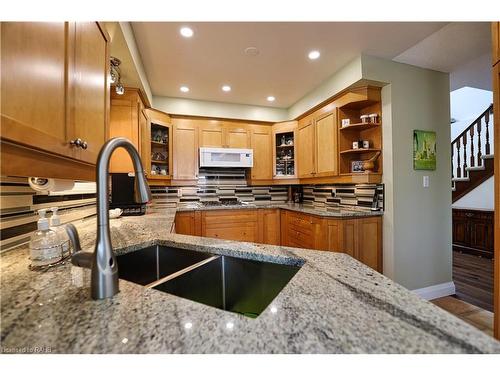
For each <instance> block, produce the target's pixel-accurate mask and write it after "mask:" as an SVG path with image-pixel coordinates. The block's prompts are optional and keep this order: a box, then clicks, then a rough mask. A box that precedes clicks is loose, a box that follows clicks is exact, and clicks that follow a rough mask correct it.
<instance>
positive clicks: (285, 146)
mask: <svg viewBox="0 0 500 375" xmlns="http://www.w3.org/2000/svg"><path fill="white" fill-rule="evenodd" d="M293 146H294V145H284V146H282V145H279V146H276V148H290V147H293Z"/></svg>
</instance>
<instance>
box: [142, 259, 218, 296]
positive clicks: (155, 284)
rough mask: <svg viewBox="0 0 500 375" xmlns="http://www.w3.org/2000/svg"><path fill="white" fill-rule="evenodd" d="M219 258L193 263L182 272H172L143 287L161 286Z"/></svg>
mask: <svg viewBox="0 0 500 375" xmlns="http://www.w3.org/2000/svg"><path fill="white" fill-rule="evenodd" d="M219 258H220V255H214V256H212V257H210V258H207V259H204V260H202V261H201V262H198V263H195V264H193V265H191V266H189V267H186V268H183V269H182V270H180V271H177V272H174V273H172V274H170V275H168V276H165V277H163V278H161V279H159V280H156V281H153V282H152V283H150V284H148V285H146V286H145V288H148V289H149V288H153V287H155V286H157V285H160V284H163V283H164V282H167V281H170V280H172V279H175V278H176V277H179V276H181V275H184V274H185V273H187V272H189V271H192V270H194V269H196V268H198V267H201V266H203V265H204V264H207V263H210V262H211V261H213V260H216V259H219Z"/></svg>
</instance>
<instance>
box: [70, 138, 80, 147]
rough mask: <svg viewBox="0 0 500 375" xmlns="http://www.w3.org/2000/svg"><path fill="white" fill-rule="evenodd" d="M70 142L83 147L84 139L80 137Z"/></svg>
mask: <svg viewBox="0 0 500 375" xmlns="http://www.w3.org/2000/svg"><path fill="white" fill-rule="evenodd" d="M69 144H70V145H72V146H76V147H82V144H83V141H82V140H81V139H80V138H77V139H73V140H71V141H69Z"/></svg>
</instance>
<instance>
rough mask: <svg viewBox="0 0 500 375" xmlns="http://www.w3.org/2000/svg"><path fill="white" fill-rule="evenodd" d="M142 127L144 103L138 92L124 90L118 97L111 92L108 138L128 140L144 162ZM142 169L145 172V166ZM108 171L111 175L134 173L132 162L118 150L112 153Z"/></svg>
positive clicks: (120, 149)
mask: <svg viewBox="0 0 500 375" xmlns="http://www.w3.org/2000/svg"><path fill="white" fill-rule="evenodd" d="M144 126H145V115H144V101H143V99H142V95H141V93H140V91H139V90H138V89H130V88H126V89H125V93H124V94H123V95H118V94H116V92H114V91H112V92H111V110H110V124H109V138H114V137H125V138H127V139H129V140H130V141H131V142H132V143H133V145H134V146H135V148H136V149H137V150H138V151H139V152H140V153H141V157H142V160H143V162H145V159H144V153H145V152H144V150H143V148H144V147H143V146H142V142H141V141H142V134H141V131H142V130H141V129H143V128H144ZM144 164H145V163H144ZM144 168H145V171H146V172H147V171H148V168H147V165H144ZM109 170H110V172H111V173H130V172H133V171H134V167H133V165H132V160H131V159H130V156H129V155H128V153H127V151H125V150H124V149H122V148H119V149H117V150H116V151H115V152H114V153H113V155H112V156H111V161H110V166H109Z"/></svg>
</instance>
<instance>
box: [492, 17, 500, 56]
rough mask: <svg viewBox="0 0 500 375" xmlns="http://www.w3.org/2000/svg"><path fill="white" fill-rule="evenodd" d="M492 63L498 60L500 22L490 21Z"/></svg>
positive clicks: (499, 52)
mask: <svg viewBox="0 0 500 375" xmlns="http://www.w3.org/2000/svg"><path fill="white" fill-rule="evenodd" d="M491 41H492V44H493V48H492V58H493V60H492V65H495V64H496V63H498V62H499V61H500V22H492V23H491Z"/></svg>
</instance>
